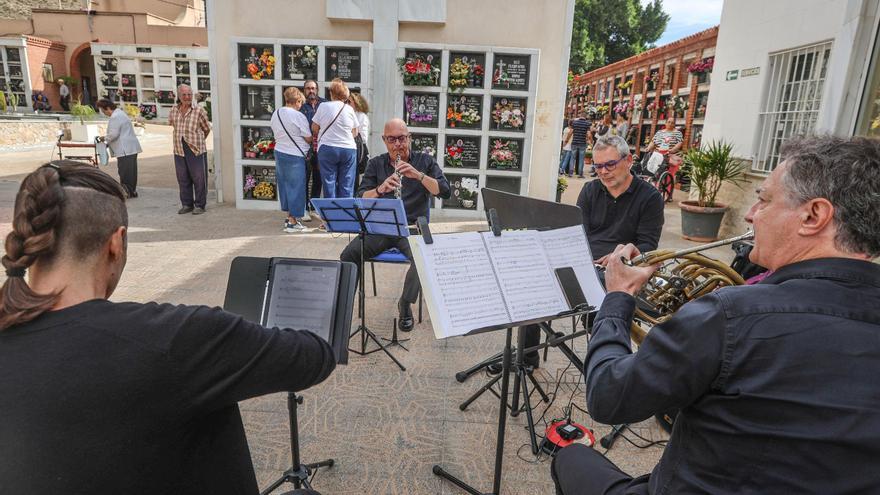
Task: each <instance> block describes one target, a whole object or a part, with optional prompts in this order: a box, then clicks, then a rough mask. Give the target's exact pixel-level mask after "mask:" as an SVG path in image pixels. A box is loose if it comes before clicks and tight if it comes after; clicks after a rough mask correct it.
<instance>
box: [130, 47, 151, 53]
mask: <svg viewBox="0 0 880 495" xmlns="http://www.w3.org/2000/svg"><path fill="white" fill-rule="evenodd" d="M134 50H135V51H136V52H137V53H153V49H152V48H150V47H149V46H139V47H137V48H135V49H134Z"/></svg>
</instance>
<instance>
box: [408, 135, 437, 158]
mask: <svg viewBox="0 0 880 495" xmlns="http://www.w3.org/2000/svg"><path fill="white" fill-rule="evenodd" d="M410 139H411V141H410V149H412V150H413V151H421V152H422V153H427V154H429V155H431V156H433V157H434V159H435V160H436V159H437V135H436V134H412V135H411V137H410Z"/></svg>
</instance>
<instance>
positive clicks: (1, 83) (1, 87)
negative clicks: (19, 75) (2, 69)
mask: <svg viewBox="0 0 880 495" xmlns="http://www.w3.org/2000/svg"><path fill="white" fill-rule="evenodd" d="M0 91H6V79H2V78H0Z"/></svg>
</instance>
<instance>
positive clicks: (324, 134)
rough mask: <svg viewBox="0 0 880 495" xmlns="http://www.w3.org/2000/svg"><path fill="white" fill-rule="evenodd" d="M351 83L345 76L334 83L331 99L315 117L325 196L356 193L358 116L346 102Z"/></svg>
mask: <svg viewBox="0 0 880 495" xmlns="http://www.w3.org/2000/svg"><path fill="white" fill-rule="evenodd" d="M348 96H349V93H348V87H347V86H346V85H345V83H344V82H343V81H342V79H339V78H336V79H334V80H333V81H332V82H331V83H330V99H331V101H326V102H324V103H322V104H321V105H320V106H319V107H318V111H317V112H315V116H314V117H312V131H314V132H315V133H316V134H317V136H318V166H319V168H320V170H321V181H322V182H323V183H324V197H325V198H351V197H353V196H354V177H355V174H357V165H356V162H357V145H356V144H355V142H354V137H355V136H357V134H358V119H357V115H355V112H354V109H352V108H351V106H349V105H346V104H345V102H346V101H347V100H348Z"/></svg>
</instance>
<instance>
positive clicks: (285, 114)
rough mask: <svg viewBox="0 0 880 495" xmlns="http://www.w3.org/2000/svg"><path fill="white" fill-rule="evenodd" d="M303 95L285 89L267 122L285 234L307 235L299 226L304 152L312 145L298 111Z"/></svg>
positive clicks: (302, 208) (303, 203)
mask: <svg viewBox="0 0 880 495" xmlns="http://www.w3.org/2000/svg"><path fill="white" fill-rule="evenodd" d="M305 99H306V98H305V96H303V94H302V92H301V91H300V90H299V89H297V88H292V87H291V88H287V89H285V90H284V106H283V107H281V108H279V109H278V110H276V111H275V112H274V113H273V114H272V118H271V120H270V122H271V125H272V133H273V134H274V135H275V178H276V180H277V182H278V199H279V200H280V201H281V210H282V211H285V212H287V218H285V219H284V231H285V232H288V233H297V232H307V231H308V229H307V228H306V226H305V225H303V224H302V219H303V217H304V216H305V208H306V191H305V187H303V184H304V183H305V180H306V159H305V156H306V153H307V152H308V150H309V143H311V142H312V131H311V130H310V129H309V121H308V120H307V119H306V116H305V115H304V114H303V113H301V112H300V111H299V109H300V108H301V107H302V104H303V102H304V101H305Z"/></svg>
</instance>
